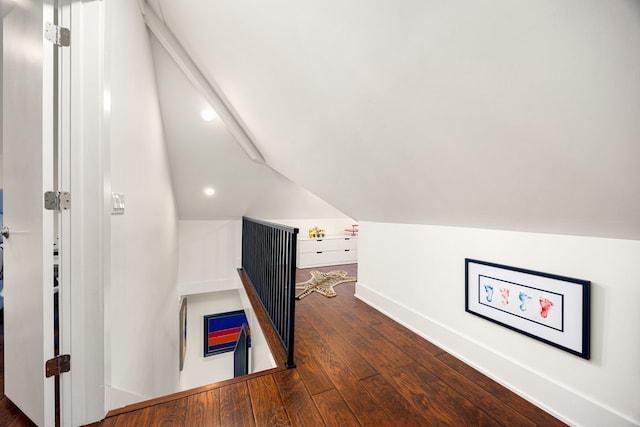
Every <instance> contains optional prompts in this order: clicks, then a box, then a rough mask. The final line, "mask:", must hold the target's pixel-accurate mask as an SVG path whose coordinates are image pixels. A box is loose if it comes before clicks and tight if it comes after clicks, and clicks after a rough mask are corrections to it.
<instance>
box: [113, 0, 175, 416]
mask: <svg viewBox="0 0 640 427" xmlns="http://www.w3.org/2000/svg"><path fill="white" fill-rule="evenodd" d="M106 6H107V28H108V29H109V31H108V32H107V33H108V35H109V36H110V38H109V40H108V46H109V49H110V50H109V52H108V54H107V57H108V62H109V64H108V71H107V72H108V81H107V86H108V87H110V90H111V105H110V110H111V118H110V120H111V125H110V129H109V131H110V136H111V137H110V144H111V159H110V162H111V171H110V179H111V188H110V191H114V192H119V193H124V195H125V203H126V210H125V213H124V215H117V216H112V217H111V270H110V271H111V283H110V288H109V289H108V290H107V292H106V294H107V298H108V299H107V301H106V306H107V307H106V314H105V316H106V321H105V322H106V325H105V327H106V329H107V330H108V331H109V334H108V336H110V341H109V342H108V343H107V350H106V351H107V353H108V354H107V358H110V369H108V370H107V372H108V373H107V386H108V392H109V393H108V395H107V402H108V403H107V405H108V407H109V408H114V407H117V406H119V405H121V404H125V403H131V401H132V400H135V399H142V398H149V397H155V396H159V395H163V394H167V393H172V392H175V391H176V390H177V389H178V346H179V331H178V323H179V322H178V312H179V298H178V292H177V259H178V252H177V214H176V206H175V201H174V196H173V190H172V185H171V176H170V173H169V164H168V159H167V150H166V146H165V141H164V135H163V125H162V121H161V117H160V111H159V107H158V98H157V94H156V85H155V77H154V70H153V63H152V58H151V52H150V46H149V38H148V34H147V31H146V27H145V24H144V22H143V20H142V17H141V15H140V11H139V9H138V5H137V3H136V2H131V1H127V0H116V1H113V2H110V3H107V5H106ZM108 363H109V361H108ZM121 392H122V393H121Z"/></svg>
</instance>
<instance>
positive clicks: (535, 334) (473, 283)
mask: <svg viewBox="0 0 640 427" xmlns="http://www.w3.org/2000/svg"><path fill="white" fill-rule="evenodd" d="M465 273H466V274H465V275H466V280H465V311H467V312H469V313H471V314H474V315H476V316H479V317H482V318H484V319H486V320H489V321H491V322H494V323H497V324H499V325H502V326H504V327H506V328H509V329H512V330H514V331H517V332H520V333H521V334H524V335H527V336H529V337H531V338H535V339H537V340H539V341H542V342H545V343H547V344H549V345H552V346H554V347H557V348H560V349H562V350H565V351H568V352H569V353H573V354H575V355H577V356H580V357H582V358H584V359H589V358H590V357H591V355H590V339H589V336H590V286H591V282H589V281H587V280H580V279H573V278H570V277H563V276H558V275H554V274H548V273H541V272H538V271H532V270H526V269H522V268H516V267H509V266H506V265H500V264H494V263H490V262H485V261H478V260H474V259H468V258H467V259H465Z"/></svg>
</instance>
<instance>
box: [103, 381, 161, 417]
mask: <svg viewBox="0 0 640 427" xmlns="http://www.w3.org/2000/svg"><path fill="white" fill-rule="evenodd" d="M104 397H105V406H106V408H107V412H108V411H112V410H114V409H120V408H122V407H125V406H127V405H132V404H134V403H138V402H142V401H143V400H149V399H150V397H148V396H142V395H139V394H135V393H131V392H128V391H125V390H121V389H118V388H113V387H110V386H106V387H105V393H104Z"/></svg>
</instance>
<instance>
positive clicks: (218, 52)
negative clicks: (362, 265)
mask: <svg viewBox="0 0 640 427" xmlns="http://www.w3.org/2000/svg"><path fill="white" fill-rule="evenodd" d="M148 4H149V6H150V9H151V11H153V13H155V14H156V15H157V16H158V17H159V20H160V21H161V22H162V23H163V25H164V26H165V27H166V29H167V30H168V31H169V32H170V33H171V34H172V35H173V36H175V39H176V40H177V41H178V43H179V45H180V46H181V48H182V49H184V52H186V53H187V54H188V56H189V57H190V59H191V60H192V61H193V64H194V65H195V67H196V68H197V70H199V71H200V72H201V73H202V76H204V78H205V79H206V80H207V81H208V82H210V83H211V86H212V87H214V88H216V90H217V91H218V92H219V93H220V95H221V96H222V98H223V99H225V100H226V102H227V104H228V106H230V107H231V108H232V110H233V112H234V114H235V115H236V117H237V119H238V120H239V122H240V123H241V125H242V126H243V127H244V129H245V130H246V132H247V135H249V138H250V139H251V141H252V142H253V144H254V145H255V147H256V148H257V150H258V151H259V152H260V153H261V155H262V157H263V158H264V161H265V163H266V166H264V165H261V164H259V163H256V162H253V161H251V160H248V158H247V157H246V155H244V153H243V151H242V149H241V148H240V146H239V145H238V144H237V143H236V142H235V140H234V138H233V136H231V135H230V134H229V132H228V131H227V130H225V128H224V126H223V125H222V123H221V122H220V121H219V119H216V120H214V122H210V123H207V125H208V128H203V122H202V121H201V120H200V119H199V117H197V116H193V115H190V114H191V113H190V111H199V109H200V108H201V106H202V105H204V104H205V103H206V100H205V98H204V97H203V96H202V94H201V93H199V92H198V89H196V88H195V87H193V85H191V84H190V83H189V81H188V80H186V78H185V77H184V75H183V74H182V73H181V72H180V70H179V69H178V68H177V67H176V65H175V63H173V61H172V60H171V59H170V57H169V56H168V55H167V54H166V52H164V49H163V48H162V46H160V45H159V44H158V43H157V42H155V41H154V43H153V46H154V58H155V63H156V78H157V82H158V89H159V94H160V98H161V104H162V110H163V117H164V120H165V128H166V131H167V132H166V133H167V139H168V141H169V144H170V145H171V149H170V156H171V162H172V167H173V169H174V181H175V183H174V185H175V186H176V192H177V193H178V200H179V203H180V204H181V206H180V209H181V210H182V211H184V212H190V213H189V215H188V216H193V217H194V218H195V217H197V218H198V219H207V218H208V217H211V218H212V219H215V216H216V214H215V213H211V211H206V210H205V211H199V210H198V209H199V208H198V207H197V206H196V204H195V203H196V202H195V201H191V200H188V199H187V198H183V199H181V198H180V195H179V194H180V193H181V192H182V190H181V186H182V185H190V184H187V182H188V181H189V180H190V179H191V178H192V175H194V174H197V173H198V172H196V170H205V169H206V168H207V167H210V168H211V169H212V170H216V171H217V173H218V174H219V176H220V177H221V178H220V179H223V178H222V177H224V180H225V182H227V183H228V185H232V183H235V184H233V185H238V186H240V187H243V188H244V187H245V186H246V188H250V187H251V185H253V184H255V183H256V182H257V183H260V182H263V183H264V182H266V178H264V177H265V176H266V175H267V174H270V175H269V176H271V175H273V176H276V177H277V178H274V179H276V180H282V182H284V184H283V185H285V186H286V185H289V184H290V183H291V182H292V183H294V184H295V186H301V187H304V188H305V189H307V190H309V191H310V192H311V193H313V194H315V195H317V196H318V197H320V198H321V199H323V200H325V201H326V202H328V204H330V205H332V206H335V207H336V208H338V209H340V211H342V212H344V213H346V214H347V215H349V216H351V217H353V218H355V219H357V220H360V221H363V220H369V221H382V222H396V223H419V224H445V225H456V226H468V227H488V228H498V229H504V230H523V231H533V232H551V233H560V234H579V235H591V236H603V237H621V238H630V239H640V167H638V162H639V161H640V3H639V2H637V1H630V0H629V1H627V0H614V1H608V2H598V1H587V2H585V1H584V0H567V1H564V2H557V1H539V0H535V1H534V0H531V1H525V2H511V1H507V0H491V1H488V2H476V1H466V0H464V1H458V2H441V1H429V0H427V1H401V2H389V1H382V0H379V1H364V0H361V1H355V0H354V1H322V2H317V1H309V2H296V1H286V0H282V1H275V2H259V1H248V0H238V1H231V2H227V1H218V0H212V1H207V2H203V1H196V0H181V1H179V2H177V1H170V0H150V1H149V2H148ZM151 37H152V39H153V38H154V37H153V36H151ZM205 145H206V147H205ZM258 170H259V171H258ZM285 177H286V178H285ZM269 179H271V178H269ZM289 180H290V182H289ZM269 182H271V181H269ZM225 185H227V184H225ZM296 191H297V190H296ZM301 191H302V190H301ZM257 194H258V193H255V194H253V195H250V196H249V198H248V199H242V196H240V195H236V199H234V200H232V199H231V198H230V199H229V200H228V203H231V204H233V203H236V204H237V203H252V202H250V200H253V202H254V203H262V202H263V201H262V200H260V199H259V198H256V197H257ZM242 200H244V201H242ZM265 203H267V202H265ZM222 209H224V208H222ZM311 216H314V215H311ZM318 216H320V215H315V217H318Z"/></svg>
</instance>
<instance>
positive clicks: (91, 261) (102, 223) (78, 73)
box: [58, 0, 110, 426]
mask: <svg viewBox="0 0 640 427" xmlns="http://www.w3.org/2000/svg"><path fill="white" fill-rule="evenodd" d="M58 1H59V3H61V5H64V8H66V9H67V12H66V13H67V14H65V16H67V18H68V19H69V20H70V22H71V23H72V24H73V25H72V28H71V46H70V55H71V56H70V67H69V71H70V73H71V76H73V84H72V85H71V92H70V100H69V103H70V106H69V108H70V122H69V129H68V143H69V144H68V156H67V159H68V162H69V168H67V170H68V171H69V173H70V176H68V177H63V181H65V180H66V181H67V182H68V185H69V188H70V192H71V200H72V208H71V209H70V211H69V212H70V218H69V222H68V223H67V225H66V226H67V229H68V230H69V233H67V237H68V241H65V242H61V244H63V245H67V246H68V248H69V251H68V252H67V253H68V254H69V258H68V260H67V262H68V264H65V265H66V268H68V273H69V274H67V275H66V278H65V279H64V280H69V281H70V285H71V286H69V287H68V289H69V288H70V289H72V290H73V292H72V293H71V295H69V304H70V311H69V315H70V316H71V318H72V319H73V322H68V324H70V334H69V337H70V342H69V347H70V351H71V356H72V362H71V363H72V372H73V375H71V376H70V377H68V378H67V380H66V383H63V389H64V390H65V391H64V392H63V398H64V399H67V400H68V401H70V402H73V406H72V407H71V408H68V410H69V412H68V413H67V414H65V415H64V418H63V421H64V423H63V425H65V426H66V425H70V426H76V425H84V424H89V423H92V422H96V421H99V420H102V419H104V417H105V415H106V406H105V384H106V374H107V372H108V366H105V338H106V337H105V321H104V312H105V311H104V305H105V286H104V285H105V283H108V280H109V275H110V269H109V266H110V258H109V257H110V239H109V238H108V237H109V236H110V210H109V208H110V205H109V202H110V193H109V180H108V171H109V159H110V147H109V117H110V108H109V107H110V106H109V94H108V89H109V88H108V85H107V83H106V82H107V81H108V77H107V76H106V75H105V73H106V70H108V68H107V67H106V66H105V65H106V64H107V61H108V56H107V53H108V49H107V46H106V40H108V37H107V34H106V28H107V26H106V18H105V3H106V2H104V1H90V0H83V1H81V2H77V1H73V0H58ZM105 236H106V238H105ZM63 377H64V376H63ZM65 385H66V387H64V386H65ZM63 407H66V406H64V405H63Z"/></svg>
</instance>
